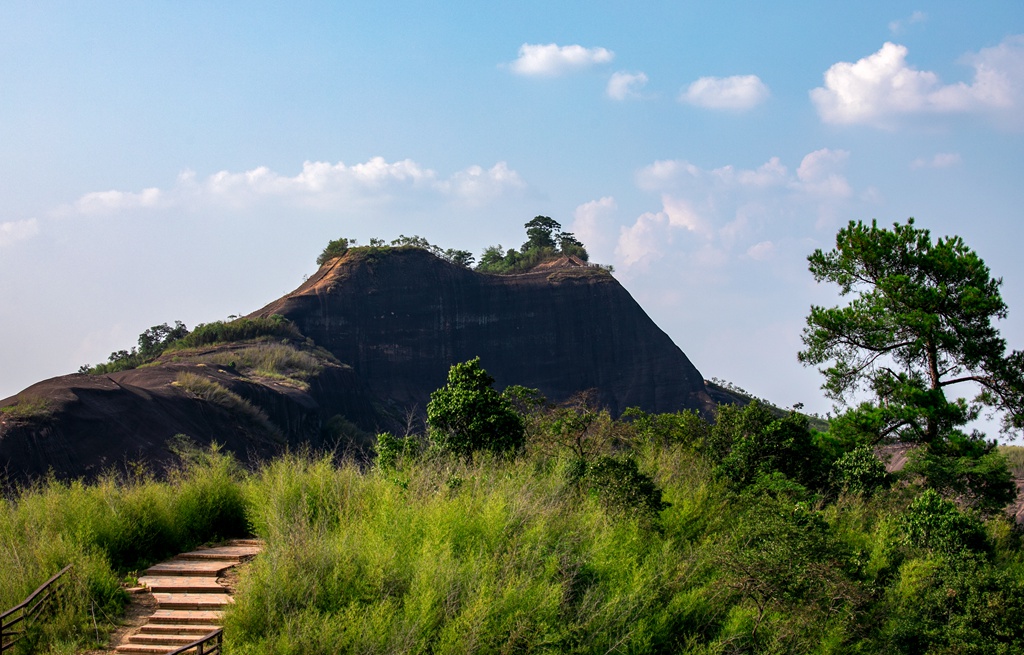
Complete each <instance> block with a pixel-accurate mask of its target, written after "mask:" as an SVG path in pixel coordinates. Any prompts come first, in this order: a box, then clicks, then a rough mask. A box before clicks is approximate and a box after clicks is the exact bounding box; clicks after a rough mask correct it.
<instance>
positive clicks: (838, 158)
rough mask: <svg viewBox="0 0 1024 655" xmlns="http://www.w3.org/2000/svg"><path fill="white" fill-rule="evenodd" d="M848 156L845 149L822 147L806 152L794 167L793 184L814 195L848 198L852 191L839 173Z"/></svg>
mask: <svg viewBox="0 0 1024 655" xmlns="http://www.w3.org/2000/svg"><path fill="white" fill-rule="evenodd" d="M849 157H850V153H849V152H847V151H846V150H829V149H828V148H822V149H821V150H815V151H814V152H811V153H808V154H807V155H805V156H804V158H803V159H802V160H801V161H800V167H799V168H797V169H796V177H797V183H796V185H795V186H797V187H798V188H800V189H801V190H802V191H804V192H805V193H808V194H812V195H815V196H831V197H835V198H849V197H850V195H851V194H852V193H853V191H852V190H851V189H850V183H849V182H847V181H846V178H845V177H844V176H843V174H842V173H841V169H842V167H843V164H845V162H846V160H847V159H848V158H849Z"/></svg>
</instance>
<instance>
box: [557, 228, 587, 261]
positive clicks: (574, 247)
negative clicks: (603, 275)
mask: <svg viewBox="0 0 1024 655" xmlns="http://www.w3.org/2000/svg"><path fill="white" fill-rule="evenodd" d="M558 249H559V250H561V251H562V254H563V255H567V256H572V257H579V258H580V259H581V260H583V261H587V260H588V259H590V255H589V254H588V253H587V249H586V248H584V247H583V243H582V242H581V241H580V240H579V239H577V238H576V235H575V234H573V233H572V232H562V233H561V234H559V235H558Z"/></svg>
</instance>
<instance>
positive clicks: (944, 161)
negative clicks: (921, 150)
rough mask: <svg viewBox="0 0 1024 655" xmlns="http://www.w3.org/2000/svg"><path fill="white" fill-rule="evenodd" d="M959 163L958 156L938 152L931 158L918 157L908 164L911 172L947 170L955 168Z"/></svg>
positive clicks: (953, 153) (951, 153)
mask: <svg viewBox="0 0 1024 655" xmlns="http://www.w3.org/2000/svg"><path fill="white" fill-rule="evenodd" d="M960 161H961V159H960V155H959V154H957V153H955V152H940V153H937V154H934V155H932V156H931V157H918V158H917V159H915V160H914V161H912V162H910V169H911V170H918V169H921V168H949V167H951V166H956V165H957V164H959V163H960Z"/></svg>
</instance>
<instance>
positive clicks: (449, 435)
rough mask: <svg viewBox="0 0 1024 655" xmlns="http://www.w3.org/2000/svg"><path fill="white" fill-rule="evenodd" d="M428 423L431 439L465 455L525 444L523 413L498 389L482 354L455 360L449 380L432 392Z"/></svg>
mask: <svg viewBox="0 0 1024 655" xmlns="http://www.w3.org/2000/svg"><path fill="white" fill-rule="evenodd" d="M427 426H428V428H429V431H430V438H431V440H433V441H434V442H435V443H436V444H438V445H439V446H441V447H442V448H444V449H445V450H448V451H451V452H453V453H455V454H457V455H461V456H464V457H471V456H472V454H473V453H474V452H476V451H478V450H488V451H491V452H493V453H496V454H510V453H515V452H517V451H519V450H521V449H522V447H523V445H524V444H525V437H524V426H523V419H522V417H521V416H520V415H519V414H518V413H516V411H515V410H514V409H513V408H512V404H511V402H510V401H509V400H508V399H507V398H505V397H504V396H502V395H501V394H499V393H498V392H497V391H495V389H494V378H493V377H491V376H490V375H489V374H488V373H487V371H485V370H484V369H483V368H481V367H480V358H479V357H476V358H474V359H471V360H469V361H468V362H463V363H461V364H454V365H453V366H452V367H451V369H450V370H449V371H448V382H447V384H445V386H443V387H441V388H440V389H438V390H437V391H435V392H433V393H432V394H430V402H429V403H427Z"/></svg>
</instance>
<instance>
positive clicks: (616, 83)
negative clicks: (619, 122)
mask: <svg viewBox="0 0 1024 655" xmlns="http://www.w3.org/2000/svg"><path fill="white" fill-rule="evenodd" d="M646 85H647V75H645V74H644V73H626V72H622V71H620V72H618V73H612V76H611V78H609V80H608V87H607V89H606V90H605V92H606V93H607V94H608V97H609V98H611V99H613V100H625V99H626V98H639V97H640V90H641V89H643V88H644V87H645V86H646Z"/></svg>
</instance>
